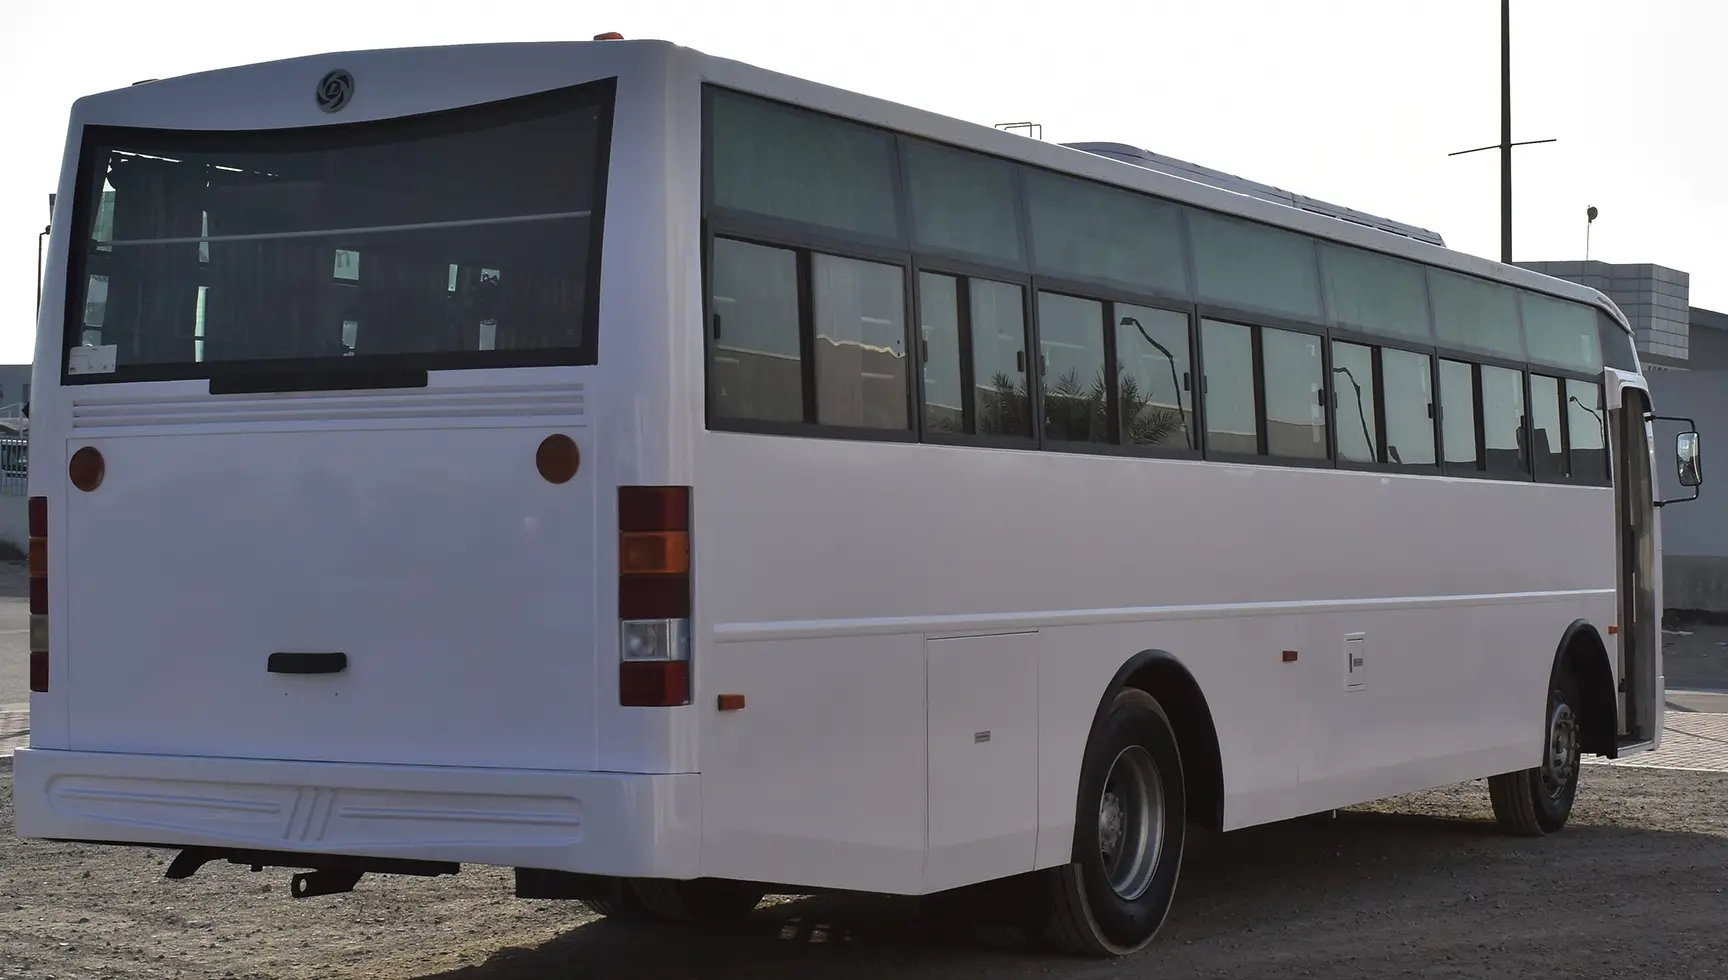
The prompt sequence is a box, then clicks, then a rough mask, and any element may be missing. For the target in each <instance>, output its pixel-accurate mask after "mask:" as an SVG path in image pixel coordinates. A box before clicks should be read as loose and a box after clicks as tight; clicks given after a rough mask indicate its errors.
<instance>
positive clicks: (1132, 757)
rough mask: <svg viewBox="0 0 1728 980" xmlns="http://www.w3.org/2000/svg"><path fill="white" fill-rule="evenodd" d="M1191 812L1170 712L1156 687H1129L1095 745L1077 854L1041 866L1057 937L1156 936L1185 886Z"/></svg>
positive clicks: (1083, 783) (1068, 946)
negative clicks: (1181, 876) (1153, 691)
mask: <svg viewBox="0 0 1728 980" xmlns="http://www.w3.org/2000/svg"><path fill="white" fill-rule="evenodd" d="M1186 813H1187V800H1186V795H1185V793H1184V786H1183V777H1182V758H1181V754H1180V753H1179V752H1178V750H1177V746H1176V733H1175V731H1174V730H1173V729H1172V728H1171V727H1170V719H1169V718H1168V717H1167V716H1166V715H1165V714H1164V710H1163V709H1162V708H1161V707H1159V705H1158V702H1157V700H1156V699H1154V698H1153V697H1152V696H1151V695H1150V694H1147V693H1146V692H1144V691H1140V690H1135V689H1132V688H1130V689H1128V690H1125V691H1122V692H1121V693H1119V694H1118V695H1117V696H1116V698H1115V699H1114V701H1112V703H1111V705H1110V708H1109V710H1108V711H1107V712H1106V713H1105V715H1104V717H1103V719H1101V720H1100V721H1099V723H1098V725H1097V726H1096V727H1095V728H1094V729H1093V731H1092V735H1091V737H1090V738H1089V739H1088V743H1087V746H1086V755H1085V759H1084V762H1083V764H1082V766H1081V771H1080V802H1079V812H1078V813H1077V814H1076V821H1075V828H1074V860H1073V861H1072V862H1070V863H1068V864H1066V865H1063V866H1062V867H1059V868H1051V869H1048V870H1046V871H1043V872H1039V875H1040V879H1039V884H1038V887H1039V891H1040V892H1041V896H1040V897H1041V898H1042V900H1043V901H1042V905H1043V911H1042V916H1041V917H1042V920H1043V921H1042V925H1043V932H1044V935H1045V937H1046V938H1047V939H1048V940H1049V941H1050V943H1051V944H1052V945H1054V946H1055V947H1056V948H1058V949H1060V950H1062V951H1064V952H1070V953H1078V954H1082V955H1088V956H1121V955H1125V954H1127V953H1132V952H1134V951H1135V950H1138V949H1141V948H1143V947H1144V946H1146V944H1148V943H1150V942H1151V941H1152V938H1153V937H1154V936H1156V935H1157V933H1158V929H1159V928H1160V927H1161V926H1162V925H1163V924H1164V918H1165V916H1166V915H1167V914H1169V911H1170V906H1171V903H1172V901H1173V900H1174V899H1175V896H1176V878H1177V874H1178V873H1179V871H1180V870H1181V865H1182V848H1183V845H1184V843H1185V841H1186V838H1187V821H1186V816H1185V815H1186Z"/></svg>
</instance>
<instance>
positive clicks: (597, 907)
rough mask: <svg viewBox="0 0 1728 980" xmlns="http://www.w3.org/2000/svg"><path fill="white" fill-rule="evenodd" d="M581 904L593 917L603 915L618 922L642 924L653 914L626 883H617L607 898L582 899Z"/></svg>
mask: <svg viewBox="0 0 1728 980" xmlns="http://www.w3.org/2000/svg"><path fill="white" fill-rule="evenodd" d="M582 904H583V905H586V906H587V907H588V911H590V912H593V913H594V914H595V915H603V916H605V917H606V918H608V919H617V920H618V921H620V922H642V921H645V920H647V919H650V918H653V913H651V912H649V911H648V907H647V906H645V905H643V904H642V900H641V899H640V898H637V897H636V892H635V890H634V889H632V888H631V887H630V883H629V882H627V881H622V880H620V881H618V882H617V888H615V889H614V890H613V894H612V895H611V896H610V897H607V898H584V899H582Z"/></svg>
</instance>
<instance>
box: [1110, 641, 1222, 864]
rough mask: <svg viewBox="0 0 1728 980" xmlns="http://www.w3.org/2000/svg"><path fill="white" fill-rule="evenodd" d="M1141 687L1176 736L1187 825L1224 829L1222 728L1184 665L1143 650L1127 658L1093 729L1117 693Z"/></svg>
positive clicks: (1170, 656)
mask: <svg viewBox="0 0 1728 980" xmlns="http://www.w3.org/2000/svg"><path fill="white" fill-rule="evenodd" d="M1125 688H1137V689H1139V690H1142V691H1145V692H1146V693H1147V694H1150V695H1152V697H1154V698H1156V699H1157V700H1158V705H1159V707H1162V708H1163V709H1164V713H1165V714H1166V715H1167V716H1169V718H1170V727H1171V728H1173V729H1175V732H1176V747H1177V751H1178V752H1179V753H1180V754H1181V757H1182V774H1183V781H1184V784H1185V786H1186V789H1187V793H1186V795H1187V797H1188V807H1187V810H1188V812H1187V819H1188V822H1189V823H1192V824H1197V825H1199V826H1201V827H1204V828H1206V829H1208V830H1222V829H1223V827H1224V764H1223V757H1222V755H1221V753H1220V751H1219V748H1218V727H1217V725H1216V723H1215V722H1214V721H1213V719H1212V708H1211V706H1210V705H1209V704H1208V703H1207V702H1206V695H1205V693H1204V692H1202V691H1201V690H1200V684H1199V683H1198V682H1197V681H1195V680H1194V675H1193V674H1191V673H1189V671H1188V668H1187V667H1186V666H1184V665H1183V663H1182V661H1181V660H1179V659H1177V657H1176V656H1175V655H1174V654H1172V653H1170V652H1168V651H1165V650H1143V651H1141V652H1139V653H1137V654H1135V655H1134V656H1132V657H1130V658H1128V661H1127V662H1126V663H1124V664H1123V665H1122V666H1121V667H1120V668H1119V669H1118V670H1117V671H1116V676H1115V677H1113V678H1111V680H1110V684H1109V686H1108V687H1106V688H1105V689H1104V694H1103V696H1102V697H1100V698H1099V699H1098V708H1097V711H1096V712H1094V713H1093V716H1092V728H1091V729H1090V730H1092V731H1096V730H1097V727H1098V723H1099V722H1100V721H1102V720H1103V718H1104V715H1105V713H1106V712H1107V711H1109V709H1110V705H1111V703H1112V702H1113V701H1115V699H1116V695H1117V694H1118V693H1120V692H1121V691H1122V690H1123V689H1125Z"/></svg>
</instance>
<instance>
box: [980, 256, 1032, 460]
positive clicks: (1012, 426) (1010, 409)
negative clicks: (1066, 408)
mask: <svg viewBox="0 0 1728 980" xmlns="http://www.w3.org/2000/svg"><path fill="white" fill-rule="evenodd" d="M967 299H968V300H969V304H968V311H969V312H970V314H971V318H972V378H973V381H972V384H973V406H974V409H973V410H974V411H975V412H976V413H977V429H978V434H979V435H990V436H1026V437H1030V436H1031V435H1032V398H1031V392H1030V389H1029V388H1027V386H1026V369H1025V363H1026V294H1025V291H1024V290H1023V289H1021V287H1019V286H1014V285H1010V284H1008V283H1004V282H993V281H991V280H988V279H972V280H969V281H968V289H967Z"/></svg>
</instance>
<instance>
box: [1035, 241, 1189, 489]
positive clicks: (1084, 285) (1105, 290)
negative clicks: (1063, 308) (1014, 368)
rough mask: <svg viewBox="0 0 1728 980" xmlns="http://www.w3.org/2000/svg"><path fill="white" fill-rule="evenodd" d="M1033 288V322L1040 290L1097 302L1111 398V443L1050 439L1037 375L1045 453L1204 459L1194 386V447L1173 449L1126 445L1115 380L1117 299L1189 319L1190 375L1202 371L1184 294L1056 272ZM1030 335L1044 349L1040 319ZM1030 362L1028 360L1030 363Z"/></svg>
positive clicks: (1040, 377)
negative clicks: (1064, 276) (1137, 288)
mask: <svg viewBox="0 0 1728 980" xmlns="http://www.w3.org/2000/svg"><path fill="white" fill-rule="evenodd" d="M1031 281H1032V291H1031V293H1029V294H1028V295H1029V300H1028V302H1029V303H1030V305H1031V308H1032V313H1033V317H1034V321H1035V320H1036V318H1037V316H1038V302H1037V295H1038V293H1039V292H1047V293H1055V294H1057V295H1060V296H1068V297H1072V298H1074V299H1083V300H1088V301H1090V302H1094V303H1098V304H1100V305H1101V306H1102V307H1103V312H1104V315H1103V318H1102V320H1101V322H1100V327H1101V328H1102V329H1103V331H1104V333H1103V340H1104V374H1105V378H1106V379H1107V382H1108V384H1107V389H1108V390H1107V392H1106V397H1107V398H1108V399H1109V425H1110V441H1109V442H1079V441H1070V440H1065V439H1059V440H1051V439H1048V438H1047V437H1046V435H1045V432H1044V383H1043V375H1042V374H1039V375H1037V376H1036V377H1037V385H1036V387H1037V389H1038V398H1037V406H1036V416H1035V418H1036V419H1037V429H1038V431H1037V436H1038V445H1039V448H1040V449H1042V450H1044V451H1046V452H1058V453H1075V452H1077V453H1081V454H1083V455H1094V456H1139V457H1145V458H1149V459H1195V460H1198V459H1204V458H1205V456H1204V451H1205V450H1204V447H1205V430H1204V422H1203V421H1202V420H1201V417H1202V413H1203V412H1204V409H1203V408H1202V407H1201V405H1200V403H1201V402H1202V401H1203V400H1204V399H1203V398H1202V397H1201V392H1200V390H1199V388H1198V387H1196V388H1195V389H1194V390H1192V391H1190V392H1189V395H1190V401H1191V402H1192V403H1193V406H1192V408H1191V409H1190V413H1191V414H1192V416H1193V421H1192V423H1191V424H1192V426H1193V428H1194V433H1193V444H1194V448H1189V449H1177V448H1174V447H1167V446H1130V445H1128V444H1127V443H1125V442H1124V441H1123V434H1122V418H1121V415H1122V406H1121V400H1122V399H1121V388H1120V383H1119V382H1118V381H1117V376H1116V372H1117V370H1118V363H1117V361H1118V357H1117V353H1116V331H1115V329H1114V328H1115V326H1116V322H1117V319H1118V317H1117V314H1116V307H1117V306H1118V305H1119V304H1126V305H1129V306H1139V307H1144V308H1146V309H1149V310H1164V311H1166V312H1170V313H1181V314H1183V315H1184V316H1186V317H1187V319H1188V370H1189V373H1190V374H1193V375H1195V376H1199V375H1200V367H1199V364H1200V361H1199V354H1198V353H1197V347H1198V343H1197V340H1198V336H1199V334H1198V332H1197V331H1198V325H1199V319H1198V318H1197V317H1196V316H1195V315H1194V308H1195V307H1194V303H1193V302H1192V301H1190V300H1188V299H1186V298H1185V297H1177V296H1174V295H1172V294H1170V293H1167V292H1166V293H1159V292H1135V291H1133V290H1129V289H1126V288H1124V287H1122V286H1116V287H1105V286H1099V285H1097V284H1096V283H1093V282H1089V281H1085V280H1075V279H1059V278H1056V277H1054V276H1040V275H1033V276H1032V277H1031ZM1029 325H1030V326H1031V328H1032V334H1033V344H1034V346H1033V348H1032V350H1035V351H1037V352H1038V353H1039V354H1040V355H1042V353H1043V340H1044V337H1043V332H1042V330H1041V326H1042V325H1041V324H1039V323H1036V322H1032V321H1029ZM1028 367H1029V368H1030V367H1032V365H1028Z"/></svg>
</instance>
